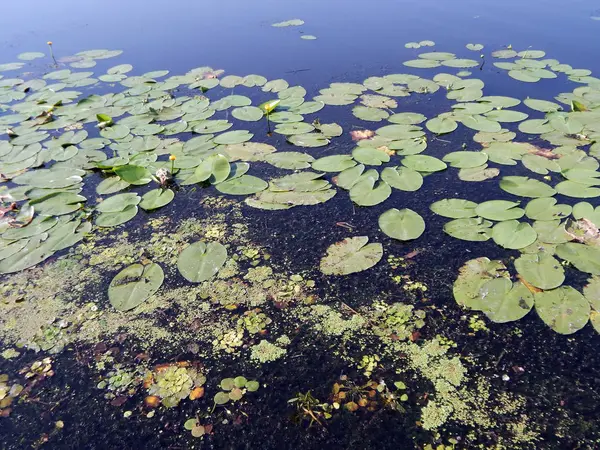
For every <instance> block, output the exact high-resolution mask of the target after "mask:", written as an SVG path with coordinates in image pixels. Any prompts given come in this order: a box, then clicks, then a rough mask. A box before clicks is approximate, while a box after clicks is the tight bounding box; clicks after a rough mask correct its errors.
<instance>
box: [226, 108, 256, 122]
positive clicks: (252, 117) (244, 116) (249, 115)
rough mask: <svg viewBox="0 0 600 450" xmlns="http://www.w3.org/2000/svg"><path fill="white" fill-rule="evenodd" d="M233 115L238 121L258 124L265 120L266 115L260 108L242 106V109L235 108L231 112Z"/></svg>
mask: <svg viewBox="0 0 600 450" xmlns="http://www.w3.org/2000/svg"><path fill="white" fill-rule="evenodd" d="M231 115H232V116H233V117H235V118H236V119H238V120H244V121H246V122H256V121H258V120H260V119H262V118H263V116H264V113H263V111H262V110H261V109H260V108H257V107H256V106H242V107H241V108H235V109H234V110H232V111H231Z"/></svg>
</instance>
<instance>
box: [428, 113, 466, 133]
mask: <svg viewBox="0 0 600 450" xmlns="http://www.w3.org/2000/svg"><path fill="white" fill-rule="evenodd" d="M425 126H426V127H427V129H428V130H429V131H431V132H432V133H435V134H445V133H451V132H452V131H454V130H456V127H458V125H457V124H456V122H455V121H454V120H452V119H450V118H443V119H441V118H439V117H434V118H433V119H431V120H428V121H427V123H426V124H425Z"/></svg>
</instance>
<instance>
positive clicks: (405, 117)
mask: <svg viewBox="0 0 600 450" xmlns="http://www.w3.org/2000/svg"><path fill="white" fill-rule="evenodd" d="M426 120H427V117H425V116H424V115H423V114H419V113H412V112H404V113H398V114H394V115H392V116H390V117H388V122H391V123H396V124H400V125H418V124H420V123H422V122H424V121H426Z"/></svg>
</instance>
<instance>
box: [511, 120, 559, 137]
mask: <svg viewBox="0 0 600 450" xmlns="http://www.w3.org/2000/svg"><path fill="white" fill-rule="evenodd" d="M519 131H520V132H521V133H528V134H544V133H549V132H551V131H554V128H553V127H552V125H550V122H549V121H548V119H529V120H525V121H524V122H521V123H520V124H519Z"/></svg>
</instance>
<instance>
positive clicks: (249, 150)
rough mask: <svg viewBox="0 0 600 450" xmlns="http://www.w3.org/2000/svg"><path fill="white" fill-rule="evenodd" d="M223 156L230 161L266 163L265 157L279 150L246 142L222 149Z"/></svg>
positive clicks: (261, 144)
mask: <svg viewBox="0 0 600 450" xmlns="http://www.w3.org/2000/svg"><path fill="white" fill-rule="evenodd" d="M219 150H222V152H223V154H225V155H227V156H228V157H229V159H230V161H238V160H241V161H248V162H252V161H264V160H265V157H266V156H267V155H269V154H271V153H273V152H275V151H277V149H276V148H275V147H273V146H272V145H269V144H263V143H260V142H244V143H242V144H233V145H227V146H225V147H220V148H219Z"/></svg>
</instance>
